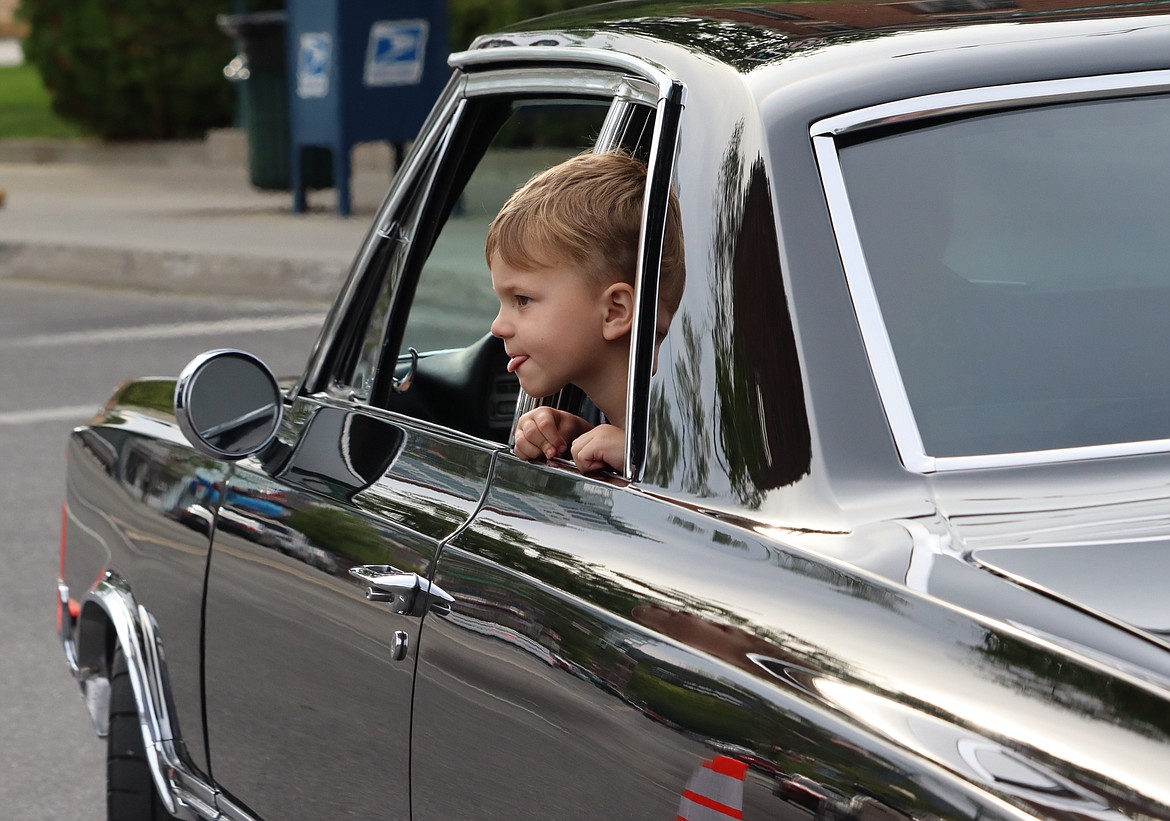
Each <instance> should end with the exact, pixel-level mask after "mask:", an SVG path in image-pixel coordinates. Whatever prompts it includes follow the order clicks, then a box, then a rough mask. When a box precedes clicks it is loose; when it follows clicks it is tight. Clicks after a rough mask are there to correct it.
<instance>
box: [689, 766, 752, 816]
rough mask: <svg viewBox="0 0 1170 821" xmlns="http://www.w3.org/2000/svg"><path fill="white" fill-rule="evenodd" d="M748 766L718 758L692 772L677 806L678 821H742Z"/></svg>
mask: <svg viewBox="0 0 1170 821" xmlns="http://www.w3.org/2000/svg"><path fill="white" fill-rule="evenodd" d="M746 772H747V764H745V763H743V762H742V761H737V760H736V759H734V758H729V757H728V756H725V755H717V756H715V757H714V758H712V759H711V760H710V761H704V762H703V763H702V764H701V765H700V766H698V767H696V768H695V772H694V773H692V774H691V778H690V780H689V781H687V786H686V789H684V790H683V794H682V800H681V801H679V802H678V819H677V821H727V819H728V818H743V776H744V773H746Z"/></svg>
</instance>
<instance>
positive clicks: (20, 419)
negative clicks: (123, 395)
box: [0, 404, 101, 426]
mask: <svg viewBox="0 0 1170 821" xmlns="http://www.w3.org/2000/svg"><path fill="white" fill-rule="evenodd" d="M99 410H101V405H98V404H92V405H66V406H62V407H57V408H38V409H36V410H29V411H8V412H7V413H0V426H3V425H31V424H35V423H37V422H66V421H68V422H78V423H81V422H84V421H85V420H86V419H89V418H90V417H91V416H93V415H94V414H96V413H97V412H98V411H99Z"/></svg>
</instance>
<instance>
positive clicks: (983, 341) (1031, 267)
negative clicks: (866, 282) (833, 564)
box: [838, 95, 1170, 457]
mask: <svg viewBox="0 0 1170 821" xmlns="http://www.w3.org/2000/svg"><path fill="white" fill-rule="evenodd" d="M1167 135H1170V98H1168V97H1166V96H1162V95H1151V96H1142V97H1131V98H1126V99H1112V100H1092V101H1078V102H1073V103H1065V104H1055V105H1046V106H1037V107H1033V108H1026V109H1017V110H1011V111H1001V112H996V113H990V114H983V115H980V116H974V117H966V118H952V119H949V120H946V121H942V122H935V123H934V124H930V125H926V126H920V127H916V128H910V129H904V130H897V129H885V130H883V131H880V132H878V133H874V132H872V131H863V132H861V134H860V137H853V138H851V140H850V141H849V142H845V143H844V144H843V145H840V146H839V152H838V153H839V161H840V167H841V174H842V177H843V181H844V185H845V189H846V191H847V193H848V200H849V205H850V208H851V212H852V217H853V220H854V222H855V223H856V229H857V237H858V239H859V241H860V247H861V252H862V254H863V256H864V261H865V265H866V267H867V268H868V273H869V277H870V280H871V281H872V284H873V288H874V291H875V293H876V296H877V302H878V307H879V308H880V313H881V317H882V320H883V322H884V326H885V330H886V332H887V334H888V336H889V342H890V345H891V347H892V350H893V354H894V358H895V360H896V365H897V369H898V372H899V373H900V375H901V378H902V382H903V383H904V386H905V390H906V395H907V398H908V400H909V404H910V408H911V410H912V413H913V416H914V420H915V422H916V424H917V427H918V430H919V433H920V435H921V438H922V444H923V447H924V450H925V452H926V453H927V454H929V455H930V456H934V457H950V456H972V455H981V454H1001V453H1019V452H1025V451H1040V450H1052V449H1064V448H1075V447H1086V446H1094V445H1106V444H1112V443H1120V442H1139V441H1145V440H1157V439H1170V356H1168V355H1167V351H1170V322H1168V321H1167V319H1166V317H1167V316H1170V231H1168V230H1166V225H1165V221H1166V217H1167V215H1170V163H1167V162H1166V160H1165V157H1166V141H1167ZM867 344H868V341H867Z"/></svg>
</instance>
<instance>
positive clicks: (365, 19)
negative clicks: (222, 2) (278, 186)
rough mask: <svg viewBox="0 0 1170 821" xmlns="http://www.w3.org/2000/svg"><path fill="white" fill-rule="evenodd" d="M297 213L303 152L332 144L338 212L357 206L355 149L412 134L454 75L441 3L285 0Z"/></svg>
mask: <svg viewBox="0 0 1170 821" xmlns="http://www.w3.org/2000/svg"><path fill="white" fill-rule="evenodd" d="M286 8H287V11H288V53H289V70H290V74H291V77H290V83H289V131H290V138H291V140H290V141H291V143H292V146H291V148H292V151H291V163H292V169H291V180H292V188H293V210H294V211H297V212H301V211H304V210H305V176H304V159H303V158H304V150H305V149H306V148H309V147H312V146H318V147H323V148H327V149H329V151H330V152H331V153H332V158H333V179H334V184H335V185H336V187H337V209H338V211H339V212H340V213H341V214H349V212H350V189H349V180H350V152H351V150H352V149H353V147H354V145H356V144H357V143H363V142H374V141H383V140H384V141H387V142H389V143H391V144H392V145H395V146H401V144H402V143H404V142H406V141H408V140H410V139H412V138H413V137H414V136H415V134H416V133H417V132H418V129H419V127H420V126H421V125H422V122H423V119H424V118H425V117H426V115H427V113H428V112H429V111H430V108H431V105H432V104H433V103H434V101H435V98H436V97H438V95H439V92H440V91H441V90H442V88H443V84H444V83H445V82H446V80H447V77H448V75H449V71H448V69H447V12H446V3H445V2H442V0H287V6H286Z"/></svg>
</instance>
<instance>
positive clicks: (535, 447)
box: [485, 152, 685, 472]
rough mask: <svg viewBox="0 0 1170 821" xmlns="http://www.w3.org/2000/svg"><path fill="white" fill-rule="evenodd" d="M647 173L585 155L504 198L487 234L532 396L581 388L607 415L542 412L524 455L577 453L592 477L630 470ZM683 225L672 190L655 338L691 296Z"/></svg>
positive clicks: (499, 328) (526, 419) (524, 430)
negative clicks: (685, 293)
mask: <svg viewBox="0 0 1170 821" xmlns="http://www.w3.org/2000/svg"><path fill="white" fill-rule="evenodd" d="M645 189H646V166H645V165H644V164H643V163H641V162H640V161H638V160H636V159H634V158H633V157H630V156H628V155H626V154H622V153H617V152H606V153H599V154H593V153H589V154H581V155H579V156H576V157H573V158H572V159H570V160H567V161H565V162H563V163H561V164H560V165H556V166H553V167H552V168H550V169H548V170H547V171H544V172H542V173H540V174H537V175H536V176H535V177H533V178H532V179H531V180H529V181H528V182H527V183H525V185H524V186H522V187H521V188H520V189H519V190H518V191H516V193H515V194H513V195H512V197H511V198H510V199H509V200H508V201H507V202H506V203H504V206H503V208H501V209H500V212H499V214H497V215H496V218H495V220H493V221H492V225H491V228H490V229H489V230H488V237H487V247H486V249H485V250H486V256H487V262H488V267H490V268H491V272H492V288H493V289H494V290H495V292H496V296H497V297H499V300H500V312H499V314H497V315H496V318H495V321H493V322H492V328H491V330H492V334H494V335H495V336H498V337H499V338H500V339H502V340H503V341H504V347H505V350H507V352H508V355H509V357H510V360H509V362H508V370H509V372H512V373H515V374H516V375H517V376H518V377H519V379H520V386H521V387H522V388H524V390H525V391H526V392H527V393H528V394H529V395H530V396H534V397H538V398H539V397H545V396H549V395H551V394H554V393H556V392H557V391H559V390H560V389H561V388H563V387H565V386H566V385H569V384H573V385H576V386H577V387H578V388H580V389H581V390H583V391H584V392H585V394H586V395H587V396H588V397H589V398H590V399H591V400H592V401H593V404H594V405H596V406H597V408H598V410H600V411H601V413H602V418H603V424H600V425H597V426H593V425H592V424H590V423H589V422H587V421H586V420H584V419H582V418H581V417H579V416H575V415H573V414H571V413H568V412H566V411H563V410H557V409H555V408H550V407H539V408H535V409H534V410H532V411H529V412H528V413H526V414H524V415H523V416H521V417H520V420H519V422H518V423H517V425H516V443H515V451H516V454H517V455H518V456H520V457H521V458H523V459H529V460H533V459H539V458H542V457H543V458H546V459H552V458H553V457H555V456H559V455H561V454H563V453H564V452H565V450H566V449H570V448H571V450H570V452H571V454H572V457H573V461H574V462H576V464H577V467H578V469H580V470H581V471H582V472H588V471H593V470H599V469H601V468H604V467H609V468H612V469H613V470H616V471H621V470H622V469H623V467H624V461H625V442H626V434H625V426H626V419H625V414H626V378H627V375H628V372H629V360H630V330H631V327H632V325H633V319H634V274H635V268H636V266H637V255H638V240H639V237H640V236H641V231H642V199H643V196H644V193H645ZM684 276H685V273H684V267H683V246H682V225H681V219H680V216H679V207H678V200H677V198H676V197H675V195H674V193H673V192H672V193H671V196H670V201H669V205H668V207H667V220H666V230H665V233H664V236H663V251H662V267H661V273H660V275H659V286H658V319H657V333H656V341H655V351H654V355H655V363H654V367H655V369H657V367H658V363H657V356H658V345H660V344H661V342H662V340H663V338H664V337H665V336H666V330H667V328H668V327H669V326H670V321H671V318H672V317H673V316H674V312H675V311H676V310H677V309H678V305H679V302H680V300H681V299H682V290H683V282H684Z"/></svg>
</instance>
